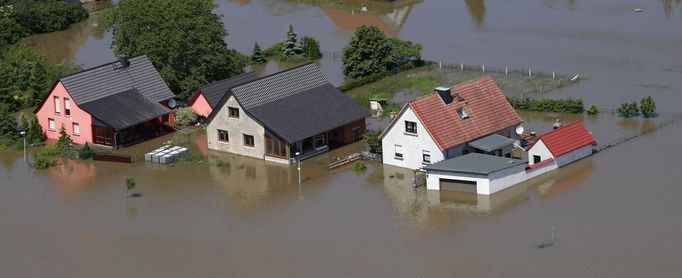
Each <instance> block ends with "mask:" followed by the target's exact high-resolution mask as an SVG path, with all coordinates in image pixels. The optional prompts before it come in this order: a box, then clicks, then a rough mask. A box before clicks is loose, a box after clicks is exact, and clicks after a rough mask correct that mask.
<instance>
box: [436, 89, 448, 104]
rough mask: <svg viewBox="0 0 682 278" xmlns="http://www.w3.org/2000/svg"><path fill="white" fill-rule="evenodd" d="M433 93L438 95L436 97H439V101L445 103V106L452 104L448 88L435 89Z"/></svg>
mask: <svg viewBox="0 0 682 278" xmlns="http://www.w3.org/2000/svg"><path fill="white" fill-rule="evenodd" d="M434 91H435V92H436V94H438V96H440V99H442V100H443V103H445V105H448V104H450V103H452V95H451V94H450V88H445V87H438V88H435V89H434Z"/></svg>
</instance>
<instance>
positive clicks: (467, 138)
mask: <svg viewBox="0 0 682 278" xmlns="http://www.w3.org/2000/svg"><path fill="white" fill-rule="evenodd" d="M521 122H522V120H521V117H519V115H518V114H517V113H516V111H514V109H513V108H512V107H511V105H510V104H509V102H507V99H506V98H505V96H504V95H503V94H502V91H500V89H499V87H497V84H495V81H493V79H492V78H491V77H489V76H485V77H482V78H479V79H476V80H472V81H469V82H466V83H463V84H460V85H457V86H454V87H451V88H442V87H440V88H436V89H435V92H434V93H433V94H430V95H428V96H424V97H420V98H417V99H414V100H412V101H410V102H408V103H407V104H406V105H405V106H404V107H403V109H402V110H401V111H400V113H399V114H398V116H397V117H396V118H395V119H394V120H393V121H392V122H391V124H390V125H389V126H388V127H387V128H386V129H385V130H384V132H383V133H382V134H381V136H380V139H381V141H382V145H383V149H382V150H383V162H384V163H385V164H389V165H394V166H399V167H405V168H410V169H419V168H422V167H423V166H425V165H429V164H432V163H437V162H439V161H442V160H445V159H449V158H454V157H457V156H461V155H465V154H468V153H470V152H474V153H483V154H489V155H494V156H504V157H511V151H512V149H513V148H514V147H513V142H514V141H515V140H516V133H515V132H514V130H515V128H516V127H517V126H518V125H519V124H520V123H521Z"/></svg>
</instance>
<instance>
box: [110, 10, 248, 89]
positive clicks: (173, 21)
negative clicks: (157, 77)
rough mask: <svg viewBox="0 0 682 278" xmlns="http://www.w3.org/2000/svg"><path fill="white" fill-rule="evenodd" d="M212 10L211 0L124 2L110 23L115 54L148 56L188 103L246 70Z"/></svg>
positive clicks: (243, 59) (243, 60)
mask: <svg viewBox="0 0 682 278" xmlns="http://www.w3.org/2000/svg"><path fill="white" fill-rule="evenodd" d="M213 8H214V4H213V1H211V0H177V1H167V0H122V1H120V2H119V4H118V5H116V6H115V7H114V8H113V9H112V12H111V13H110V14H109V16H108V18H107V28H109V29H110V30H111V31H112V33H113V41H112V48H113V49H114V53H115V54H116V55H119V56H121V55H127V56H134V55H138V54H147V56H149V58H150V59H151V60H152V62H153V63H154V66H156V68H157V69H158V70H159V72H160V73H161V76H162V77H163V79H164V80H165V81H166V82H167V83H168V85H169V87H170V88H171V90H173V92H175V93H176V94H177V95H178V96H179V97H180V98H181V99H187V98H189V96H191V94H192V93H193V92H194V91H196V90H197V89H198V88H200V87H201V86H203V85H205V84H208V83H210V82H213V81H216V80H222V79H224V78H227V77H230V76H233V75H235V74H239V73H242V72H243V71H244V66H245V65H246V58H245V57H244V56H243V55H241V54H239V53H238V52H236V51H234V50H231V49H229V48H228V47H227V44H226V43H225V41H224V39H225V37H226V36H227V31H226V30H225V28H224V26H223V23H222V21H221V20H220V17H219V16H218V15H216V14H215V13H213Z"/></svg>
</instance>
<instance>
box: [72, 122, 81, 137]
mask: <svg viewBox="0 0 682 278" xmlns="http://www.w3.org/2000/svg"><path fill="white" fill-rule="evenodd" d="M71 129H72V131H73V135H76V136H78V135H81V125H80V124H78V123H71Z"/></svg>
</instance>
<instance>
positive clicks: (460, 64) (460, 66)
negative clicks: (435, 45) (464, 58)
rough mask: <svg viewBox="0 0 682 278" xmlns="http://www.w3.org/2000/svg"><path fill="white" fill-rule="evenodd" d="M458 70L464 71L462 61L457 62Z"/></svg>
mask: <svg viewBox="0 0 682 278" xmlns="http://www.w3.org/2000/svg"><path fill="white" fill-rule="evenodd" d="M459 70H460V71H464V63H459Z"/></svg>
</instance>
